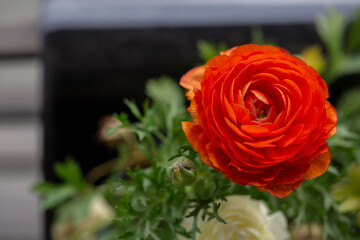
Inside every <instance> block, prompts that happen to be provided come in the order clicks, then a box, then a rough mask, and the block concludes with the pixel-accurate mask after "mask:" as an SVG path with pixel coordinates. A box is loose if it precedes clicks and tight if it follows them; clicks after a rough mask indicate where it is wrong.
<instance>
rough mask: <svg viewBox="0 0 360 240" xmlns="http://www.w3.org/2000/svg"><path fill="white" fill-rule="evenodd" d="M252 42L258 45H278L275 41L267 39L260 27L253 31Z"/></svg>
mask: <svg viewBox="0 0 360 240" xmlns="http://www.w3.org/2000/svg"><path fill="white" fill-rule="evenodd" d="M251 42H252V43H253V44H258V45H276V44H275V40H273V39H271V38H265V36H264V34H263V31H262V30H261V28H260V27H254V28H252V29H251Z"/></svg>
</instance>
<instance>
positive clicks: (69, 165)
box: [54, 158, 85, 190]
mask: <svg viewBox="0 0 360 240" xmlns="http://www.w3.org/2000/svg"><path fill="white" fill-rule="evenodd" d="M54 169H55V172H56V175H57V176H58V177H59V178H61V179H62V180H64V181H65V182H66V183H68V184H71V185H73V186H75V187H76V188H77V189H79V190H81V189H82V188H84V186H85V182H84V180H83V175H82V172H81V169H80V166H79V165H78V164H77V163H76V162H75V160H74V159H72V158H67V159H66V160H65V161H64V162H57V163H56V164H55V167H54Z"/></svg>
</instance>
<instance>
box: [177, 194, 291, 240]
mask: <svg viewBox="0 0 360 240" xmlns="http://www.w3.org/2000/svg"><path fill="white" fill-rule="evenodd" d="M226 198H227V202H222V203H221V206H220V208H219V210H218V214H219V216H220V217H222V218H223V219H224V220H225V221H226V223H227V224H224V223H221V222H219V221H217V220H216V219H212V220H210V221H207V220H206V219H205V221H202V220H201V218H200V217H199V218H198V227H199V229H200V231H201V233H200V234H197V235H196V240H284V239H288V238H289V233H288V231H287V221H286V218H285V216H284V214H283V213H282V212H275V213H273V214H270V211H269V208H268V207H267V205H266V204H265V202H264V201H259V200H253V199H251V198H250V196H240V195H232V196H228V197H226ZM191 225H192V220H191V219H190V218H188V220H186V221H185V222H184V227H186V228H187V229H190V226H191Z"/></svg>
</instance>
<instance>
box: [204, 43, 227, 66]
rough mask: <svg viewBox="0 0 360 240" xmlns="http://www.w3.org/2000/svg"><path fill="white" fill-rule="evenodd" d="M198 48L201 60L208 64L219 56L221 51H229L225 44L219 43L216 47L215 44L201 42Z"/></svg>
mask: <svg viewBox="0 0 360 240" xmlns="http://www.w3.org/2000/svg"><path fill="white" fill-rule="evenodd" d="M197 48H198V52H199V57H200V58H201V60H202V61H203V62H207V61H209V60H210V59H212V58H213V57H215V56H217V55H219V54H220V51H225V50H226V49H227V46H226V44H224V43H219V44H218V45H216V44H214V43H210V42H207V41H204V40H200V41H198V43H197Z"/></svg>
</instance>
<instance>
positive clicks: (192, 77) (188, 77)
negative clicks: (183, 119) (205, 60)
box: [179, 65, 205, 100]
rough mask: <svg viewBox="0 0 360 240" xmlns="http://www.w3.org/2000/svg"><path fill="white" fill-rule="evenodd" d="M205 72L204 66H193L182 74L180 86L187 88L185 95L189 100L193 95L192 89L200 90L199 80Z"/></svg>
mask: <svg viewBox="0 0 360 240" xmlns="http://www.w3.org/2000/svg"><path fill="white" fill-rule="evenodd" d="M204 72H205V66H204V65H203V66H200V67H195V68H193V69H191V70H190V71H188V72H187V73H186V74H185V75H184V76H182V77H181V79H180V83H179V84H180V86H182V87H184V88H186V89H189V90H190V91H188V92H187V93H186V97H187V98H188V99H189V100H191V99H193V97H194V92H193V89H194V88H196V89H199V90H201V80H202V77H203V75H204Z"/></svg>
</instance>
